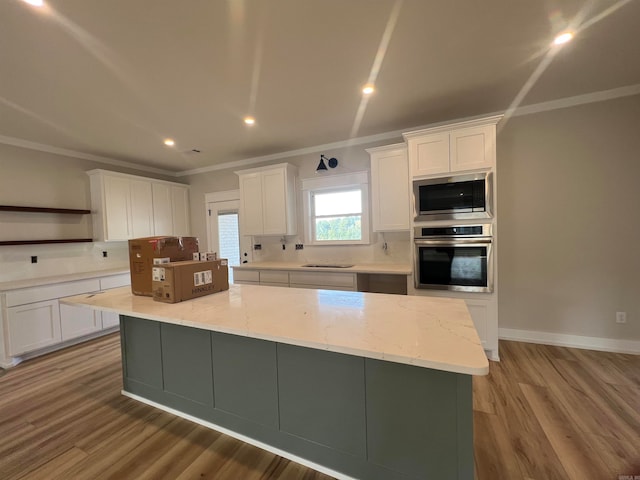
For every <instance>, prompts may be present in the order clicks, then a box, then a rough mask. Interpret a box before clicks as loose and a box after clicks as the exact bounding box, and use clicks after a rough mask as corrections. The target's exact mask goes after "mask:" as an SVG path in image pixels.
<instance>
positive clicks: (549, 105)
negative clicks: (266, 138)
mask: <svg viewBox="0 0 640 480" xmlns="http://www.w3.org/2000/svg"><path fill="white" fill-rule="evenodd" d="M638 94H640V84H635V85H627V86H624V87H619V88H613V89H610V90H602V91H599V92H591V93H587V94H584V95H576V96H573V97H565V98H559V99H556V100H551V101H548V102H541V103H535V104H531V105H525V106H519V107H516V108H514V109H511V110H500V111H496V112H491V113H485V114H482V115H475V116H473V117H467V118H461V119H457V120H447V121H444V122H438V123H431V124H427V125H420V126H416V127H413V128H403V129H401V130H393V131H390V132H384V133H379V134H376V135H368V136H365V137H357V138H351V139H348V140H341V141H338V142H331V143H324V144H321V145H314V146H312V147H305V148H299V149H295V150H289V151H285V152H279V153H272V154H270V155H262V156H259V157H252V158H246V159H243V160H235V161H232V162H225V163H219V164H216V165H210V166H207V167H201V168H195V169H192V170H183V171H178V172H174V171H169V170H164V169H161V168H155V167H150V166H144V165H140V164H137V163H133V162H127V161H124V160H116V159H113V158H109V157H102V156H99V155H93V154H90V153H84V152H78V151H75V150H68V149H64V148H58V147H53V146H50V145H44V144H41V143H36V142H30V141H28V140H22V139H19V138H13V137H7V136H4V135H0V143H3V144H6V145H13V146H16V147H22V148H27V149H31V150H38V151H41V152H47V153H53V154H56V155H63V156H66V157H72V158H81V159H84V160H91V161H94V162H100V163H104V164H108V165H115V166H119V167H125V168H131V169H134V170H139V171H143V172H151V173H157V174H160V175H166V176H169V177H184V176H187V175H196V174H199V173H207V172H214V171H216V170H227V169H230V168H237V167H246V166H250V165H256V164H259V163H264V162H270V161H272V160H282V159H285V158H290V157H295V156H298V155H307V154H312V153H318V152H321V151H326V150H332V149H338V148H349V147H353V146H357V145H363V144H372V143H375V142H382V141H385V140H398V139H402V138H403V134H406V133H411V132H412V131H416V130H424V129H431V128H437V127H441V126H445V125H452V124H454V123H460V122H473V121H475V120H480V119H482V118H486V117H490V116H500V115H504V117H505V118H504V120H503V123H504V122H506V121H507V120H508V119H509V118H510V117H518V116H522V115H533V114H536V113H541V112H548V111H551V110H558V109H562V108H570V107H575V106H578V105H585V104H588V103H596V102H604V101H607V100H613V99H616V98H621V97H630V96H633V95H638Z"/></svg>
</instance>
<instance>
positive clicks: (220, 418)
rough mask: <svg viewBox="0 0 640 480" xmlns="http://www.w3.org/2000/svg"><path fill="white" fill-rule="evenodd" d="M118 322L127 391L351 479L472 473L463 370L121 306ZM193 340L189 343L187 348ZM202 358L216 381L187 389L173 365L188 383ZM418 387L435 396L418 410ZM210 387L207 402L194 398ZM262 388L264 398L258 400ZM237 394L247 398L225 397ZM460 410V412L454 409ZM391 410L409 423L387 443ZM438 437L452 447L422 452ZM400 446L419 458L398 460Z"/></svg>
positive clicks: (408, 479)
mask: <svg viewBox="0 0 640 480" xmlns="http://www.w3.org/2000/svg"><path fill="white" fill-rule="evenodd" d="M122 325H123V328H122V349H123V357H122V358H123V375H124V387H125V388H124V390H125V391H126V392H127V393H132V394H135V395H138V396H139V397H142V398H144V399H147V400H150V401H152V402H155V403H157V404H160V405H163V406H165V407H169V408H172V409H174V410H176V411H179V412H183V413H186V414H189V415H192V416H194V417H196V418H199V419H201V420H204V421H205V422H211V424H213V425H218V426H220V427H223V428H227V429H229V430H231V431H233V432H237V433H239V434H241V435H246V436H247V437H249V438H252V439H254V440H257V441H259V442H262V443H263V444H266V445H270V446H272V447H273V448H275V449H278V450H280V451H283V452H289V453H290V454H292V455H297V456H299V457H302V458H306V459H307V460H309V461H311V462H314V463H316V464H318V465H323V466H325V467H327V468H330V469H332V470H334V471H337V472H343V473H344V474H345V475H348V476H350V477H353V478H366V479H368V480H388V479H395V480H422V479H424V478H458V479H467V478H468V479H472V478H473V450H472V448H473V444H472V440H473V439H472V429H471V426H467V425H466V423H467V422H469V423H470V422H471V420H472V412H471V406H472V405H471V397H470V395H471V379H470V377H468V376H466V375H459V374H454V373H448V372H439V371H434V370H430V369H424V368H419V367H413V366H409V365H404V364H393V363H389V362H384V361H377V360H369V359H364V358H362V357H356V356H351V355H343V354H337V353H333V352H327V351H324V350H316V349H308V348H303V347H295V346H291V345H284V344H281V343H276V342H268V341H263V340H256V339H253V338H249V337H243V336H235V335H228V334H221V333H216V332H211V331H208V330H203V329H198V328H192V327H184V326H178V325H174V324H166V323H164V322H155V321H149V320H143V319H138V318H133V317H126V316H123V317H122ZM170 337H171V338H170ZM256 342H257V343H256ZM256 347H257V348H256ZM194 348H195V349H196V350H197V352H196V353H193V352H186V351H185V350H189V349H194ZM164 350H166V351H164ZM207 359H210V361H209V365H210V366H211V367H210V368H211V371H212V376H213V384H211V383H210V382H208V381H204V382H203V383H204V384H206V386H205V387H203V389H200V388H199V387H198V388H196V390H192V388H191V386H190V385H188V383H187V384H184V383H182V382H181V381H179V380H177V377H178V376H179V375H180V374H181V373H182V376H183V377H184V379H191V380H192V381H194V382H196V381H197V379H193V377H192V375H191V372H192V371H194V369H195V370H196V371H199V372H200V373H201V374H202V375H201V376H202V377H203V378H207V377H209V376H210V374H209V373H208V368H209V367H205V368H202V365H195V364H196V363H197V364H201V363H203V362H204V363H207ZM234 362H235V364H234ZM170 364H171V365H170ZM372 365H373V366H372ZM254 369H255V371H254ZM274 371H275V372H276V375H275V376H274V375H273V372H274ZM407 371H408V373H407ZM380 372H382V373H380ZM425 372H427V373H425ZM131 375H133V376H131ZM236 375H237V376H238V377H237V378H234V376H236ZM461 377H463V378H462V379H461ZM398 379H400V380H398ZM449 379H452V380H449ZM247 382H248V383H252V384H253V385H246V383H247ZM267 383H272V385H271V386H269V385H266V384H267ZM167 387H169V390H168V389H167ZM416 388H417V392H418V394H417V396H418V397H419V396H420V395H424V394H425V392H428V394H429V395H431V396H433V397H434V398H440V397H442V398H440V399H439V400H438V401H436V400H434V399H431V400H427V403H426V405H427V406H430V408H426V409H425V408H421V407H422V406H424V405H425V403H424V398H421V399H420V400H419V401H418V403H419V406H417V405H414V408H412V409H407V407H406V401H405V400H403V399H406V398H411V399H413V400H412V402H414V403H415V402H416V401H417V400H415V399H416V398H417V397H416ZM223 389H224V390H228V391H227V392H224V393H223V392H222V390H223ZM194 392H195V395H194ZM208 392H210V394H211V395H213V398H214V399H215V401H214V402H212V403H213V404H211V403H209V401H208V400H207V401H205V402H204V403H203V400H202V399H203V397H204V398H206V399H208V398H209V397H208V395H209V393H208ZM263 394H264V396H265V402H264V405H259V403H260V402H261V401H262V400H263V397H262V395H263ZM240 395H245V396H252V397H253V398H251V399H250V400H248V399H244V400H243V401H242V402H240V403H239V405H238V406H233V405H232V403H233V401H234V399H238V398H239V397H238V396H240ZM429 395H427V397H428V396H429ZM460 395H462V397H465V396H466V395H468V398H461V396H460ZM188 396H194V397H195V398H188ZM378 397H379V398H378ZM385 402H387V403H385ZM429 402H431V403H429ZM221 407H222V408H221ZM461 408H462V409H468V412H459V411H458V410H459V409H461ZM434 409H435V410H438V409H440V410H442V411H440V412H434V411H433V410H434ZM233 410H235V411H233ZM404 410H406V411H404ZM232 411H233V412H232ZM389 416H391V417H392V418H393V422H391V423H393V424H395V422H400V424H401V425H403V426H404V427H406V429H407V430H401V431H400V434H399V435H396V437H394V439H393V442H392V443H393V445H391V446H390V451H389V452H385V451H384V449H385V448H387V446H386V444H385V443H384V442H385V441H387V440H385V437H386V436H389V435H390V434H393V433H394V432H396V434H397V427H396V426H394V425H392V424H389V421H388V417H389ZM439 416H443V417H444V418H446V419H447V420H446V421H440V419H439V418H438V417H439ZM425 418H426V419H425ZM434 418H435V420H434ZM317 419H321V421H320V422H318V421H316V420H317ZM276 420H277V421H276ZM456 422H458V423H456ZM460 422H462V424H463V425H461V424H460ZM214 428H215V427H214ZM394 428H396V430H395V431H394ZM376 429H377V433H374V432H376ZM407 432H408V433H407ZM395 442H399V443H395ZM415 442H417V443H415ZM441 442H444V444H445V445H447V446H448V447H450V448H451V451H450V452H447V453H446V454H443V455H442V457H438V455H440V453H438V454H436V453H434V452H431V450H432V449H435V451H438V450H437V449H438V448H441V445H440V444H441ZM434 445H436V447H434ZM376 449H377V450H376ZM407 452H409V455H412V456H414V457H418V456H426V457H427V459H428V460H427V461H424V460H416V459H415V458H413V459H411V460H410V461H409V462H407V460H406V458H407ZM465 452H466V453H465ZM467 457H469V458H470V460H469V458H467ZM421 462H422V463H421ZM443 462H444V463H443ZM431 473H433V474H434V475H436V476H434V477H432V476H431ZM449 473H451V476H448V475H449ZM467 474H468V475H467ZM441 475H444V476H441Z"/></svg>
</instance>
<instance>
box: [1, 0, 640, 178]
mask: <svg viewBox="0 0 640 480" xmlns="http://www.w3.org/2000/svg"><path fill="white" fill-rule="evenodd" d="M45 2H46V4H45V6H44V7H42V8H34V7H32V6H30V5H28V4H26V3H24V2H23V1H21V0H3V1H2V2H0V26H1V28H0V141H2V142H4V143H13V144H21V145H25V146H32V147H34V148H40V147H41V146H48V147H54V148H57V149H66V150H70V151H73V152H78V153H80V154H85V155H94V156H101V157H108V158H111V159H116V160H120V161H125V162H132V163H135V164H137V165H142V166H146V167H155V168H157V169H162V170H165V171H170V172H185V171H190V170H194V169H200V168H203V167H210V166H215V165H220V164H226V163H228V162H236V161H239V160H243V159H250V158H254V157H261V156H266V155H272V154H276V153H279V152H289V151H292V150H298V149H307V148H309V147H313V146H318V145H325V144H329V143H333V142H341V141H345V140H349V139H352V138H356V137H365V136H370V135H377V134H381V133H384V132H389V131H397V130H402V129H411V128H414V127H416V126H422V125H427V124H430V123H435V122H442V121H446V120H452V119H459V118H464V117H470V116H476V115H481V114H485V113H493V112H497V111H501V110H504V109H506V108H508V107H509V106H510V105H511V104H512V102H514V99H520V97H522V98H521V100H520V101H518V104H520V105H528V104H535V103H540V102H546V101H550V100H555V99H560V98H565V97H570V96H576V95H584V94H588V93H591V92H601V91H605V90H610V89H616V88H620V87H624V86H630V85H637V84H640V61H638V59H640V28H638V19H640V0H622V1H612V0H591V1H586V0H545V1H542V0H539V1H525V0H520V1H514V0H484V1H479V0H477V1H470V0H466V1H462V0H404V1H402V0H397V1H396V0H270V1H264V0H226V1H223V0H180V1H179V0H45ZM566 28H573V29H574V30H576V31H577V35H576V38H575V39H574V40H573V41H572V42H570V43H568V44H566V45H564V46H563V47H561V48H557V47H556V48H550V43H551V40H552V39H553V36H554V35H555V34H557V33H559V32H560V31H562V30H564V29H566ZM369 81H373V82H374V83H375V86H376V91H375V93H374V94H373V95H371V96H369V97H363V95H362V93H361V88H362V86H363V85H364V84H366V83H367V82H369ZM525 86H526V87H525ZM524 92H526V95H523V93H524ZM519 93H520V95H519ZM247 114H251V115H253V116H255V118H256V124H255V125H253V126H252V127H248V126H246V125H244V123H243V121H242V119H243V117H244V116H245V115H247ZM167 137H170V138H173V139H175V142H176V145H175V146H174V147H166V146H164V145H163V143H162V142H163V139H164V138H167ZM193 149H196V150H199V151H200V153H196V152H192V150H193Z"/></svg>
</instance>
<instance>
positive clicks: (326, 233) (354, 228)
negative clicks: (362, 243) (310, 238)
mask: <svg viewBox="0 0 640 480" xmlns="http://www.w3.org/2000/svg"><path fill="white" fill-rule="evenodd" d="M361 238H362V218H361V216H360V215H351V216H348V217H325V218H323V219H316V240H360V239H361Z"/></svg>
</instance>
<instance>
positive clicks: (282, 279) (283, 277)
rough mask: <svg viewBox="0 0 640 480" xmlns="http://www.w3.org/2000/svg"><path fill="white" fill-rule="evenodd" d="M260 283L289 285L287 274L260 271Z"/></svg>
mask: <svg viewBox="0 0 640 480" xmlns="http://www.w3.org/2000/svg"><path fill="white" fill-rule="evenodd" d="M260 283H261V284H264V283H278V284H284V285H289V272H282V271H273V270H261V271H260Z"/></svg>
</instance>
